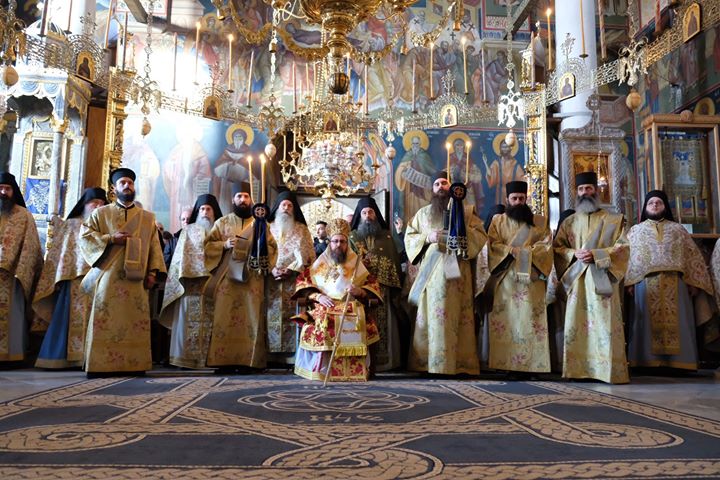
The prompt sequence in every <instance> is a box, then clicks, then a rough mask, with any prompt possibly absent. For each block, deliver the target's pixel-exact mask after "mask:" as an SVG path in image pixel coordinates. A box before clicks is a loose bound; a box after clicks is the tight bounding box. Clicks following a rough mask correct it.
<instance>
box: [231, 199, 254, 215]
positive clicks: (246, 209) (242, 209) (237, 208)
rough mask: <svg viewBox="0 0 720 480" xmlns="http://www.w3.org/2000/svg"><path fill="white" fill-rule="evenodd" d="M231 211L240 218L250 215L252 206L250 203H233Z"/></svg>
mask: <svg viewBox="0 0 720 480" xmlns="http://www.w3.org/2000/svg"><path fill="white" fill-rule="evenodd" d="M233 212H234V213H235V215H237V216H238V217H240V218H250V215H252V207H250V205H245V204H244V203H243V204H242V205H235V204H233Z"/></svg>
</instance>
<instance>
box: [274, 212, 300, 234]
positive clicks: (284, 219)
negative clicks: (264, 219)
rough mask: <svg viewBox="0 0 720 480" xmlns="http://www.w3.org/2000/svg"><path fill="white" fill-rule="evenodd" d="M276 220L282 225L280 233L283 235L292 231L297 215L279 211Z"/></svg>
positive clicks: (279, 225)
mask: <svg viewBox="0 0 720 480" xmlns="http://www.w3.org/2000/svg"><path fill="white" fill-rule="evenodd" d="M275 221H276V222H277V224H278V227H280V235H282V236H285V235H287V234H288V233H290V232H292V230H293V227H294V226H295V217H294V216H292V215H291V214H289V213H287V212H278V215H277V217H276V218H275Z"/></svg>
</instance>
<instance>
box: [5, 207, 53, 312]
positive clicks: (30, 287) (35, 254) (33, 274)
mask: <svg viewBox="0 0 720 480" xmlns="http://www.w3.org/2000/svg"><path fill="white" fill-rule="evenodd" d="M14 208H15V209H17V210H14V212H13V214H12V218H11V219H10V224H11V225H6V226H5V228H8V230H9V232H8V233H10V235H9V236H10V237H11V238H10V239H9V240H10V242H11V243H13V246H12V247H11V248H10V250H11V251H12V250H14V249H15V248H18V247H19V251H18V254H17V256H16V257H15V261H16V262H17V263H15V268H14V269H12V270H8V271H11V272H12V273H13V274H14V275H15V278H17V279H18V281H19V282H20V285H22V288H23V294H24V296H25V300H30V299H31V298H33V294H34V291H35V284H36V280H37V278H38V276H39V275H40V271H41V270H42V266H43V258H42V250H41V249H40V238H39V237H38V232H37V227H36V226H35V219H34V218H33V216H32V214H31V213H30V212H29V211H27V209H25V208H22V207H18V206H17V205H16V206H15V207H14ZM7 240H8V239H7V238H6V239H3V248H2V249H0V250H4V249H5V248H7V246H8V245H7V244H5V241H7Z"/></svg>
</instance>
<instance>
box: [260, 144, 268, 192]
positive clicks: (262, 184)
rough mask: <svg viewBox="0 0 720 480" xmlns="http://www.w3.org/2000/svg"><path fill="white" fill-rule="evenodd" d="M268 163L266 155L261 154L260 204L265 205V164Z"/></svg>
mask: <svg viewBox="0 0 720 480" xmlns="http://www.w3.org/2000/svg"><path fill="white" fill-rule="evenodd" d="M266 161H267V158H265V154H263V153H261V154H260V164H261V169H260V188H261V190H260V198H261V200H260V203H265V162H266Z"/></svg>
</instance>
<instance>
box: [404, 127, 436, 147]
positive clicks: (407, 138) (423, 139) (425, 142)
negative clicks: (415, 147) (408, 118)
mask: <svg viewBox="0 0 720 480" xmlns="http://www.w3.org/2000/svg"><path fill="white" fill-rule="evenodd" d="M414 137H419V138H420V148H422V149H423V150H427V149H428V147H429V146H430V139H429V138H428V136H427V134H426V133H425V132H423V131H422V130H410V131H409V132H407V133H405V135H403V148H405V151H406V152H409V151H410V150H411V149H412V139H413V138H414Z"/></svg>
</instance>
